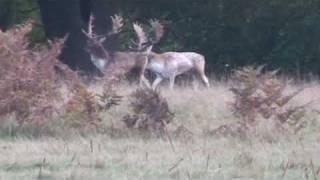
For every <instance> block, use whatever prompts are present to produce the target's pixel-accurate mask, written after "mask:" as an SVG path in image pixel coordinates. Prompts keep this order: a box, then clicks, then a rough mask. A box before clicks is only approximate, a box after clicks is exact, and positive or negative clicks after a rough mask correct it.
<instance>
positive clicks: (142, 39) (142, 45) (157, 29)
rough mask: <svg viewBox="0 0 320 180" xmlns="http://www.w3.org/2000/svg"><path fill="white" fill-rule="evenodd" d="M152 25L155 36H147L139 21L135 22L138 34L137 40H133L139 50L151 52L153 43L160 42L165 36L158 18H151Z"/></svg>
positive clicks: (135, 29) (134, 25) (134, 27)
mask: <svg viewBox="0 0 320 180" xmlns="http://www.w3.org/2000/svg"><path fill="white" fill-rule="evenodd" d="M150 25H151V28H152V31H153V33H154V35H153V36H150V35H149V36H147V35H146V33H145V31H144V30H143V28H142V26H141V25H140V24H138V23H133V29H134V31H135V33H136V36H137V39H138V40H137V41H133V44H134V46H135V48H132V49H136V50H138V51H142V52H145V53H150V52H151V50H152V48H153V45H154V44H156V43H158V42H159V41H160V39H161V37H162V36H163V33H164V28H163V25H162V24H161V23H160V22H159V21H158V20H150Z"/></svg>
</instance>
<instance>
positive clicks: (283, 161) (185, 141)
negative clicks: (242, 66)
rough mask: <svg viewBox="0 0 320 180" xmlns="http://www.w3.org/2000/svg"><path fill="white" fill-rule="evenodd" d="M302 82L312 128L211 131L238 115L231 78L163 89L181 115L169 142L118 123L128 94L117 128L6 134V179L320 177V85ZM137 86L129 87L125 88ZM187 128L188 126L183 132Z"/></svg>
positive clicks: (1, 157) (1, 159) (110, 117)
mask: <svg viewBox="0 0 320 180" xmlns="http://www.w3.org/2000/svg"><path fill="white" fill-rule="evenodd" d="M299 86H305V88H306V89H305V90H304V91H303V92H302V93H301V94H299V96H297V97H296V98H295V99H294V103H297V104H303V103H305V102H309V101H313V100H315V101H314V103H312V104H311V105H310V106H309V107H308V108H309V111H308V114H307V115H306V117H305V118H306V119H307V120H308V124H307V126H306V127H305V128H304V129H303V130H301V131H300V132H299V133H298V134H283V133H281V132H276V131H274V129H269V128H268V127H269V126H268V122H267V123H262V124H261V125H260V127H258V128H259V131H258V132H259V133H257V134H252V135H251V136H250V138H248V139H240V138H238V137H218V136H214V135H212V134H211V133H210V131H212V130H213V129H215V128H217V127H219V126H220V125H223V124H228V123H231V122H235V121H237V118H236V117H234V116H233V115H232V113H231V111H230V108H228V102H230V101H232V94H231V92H230V91H228V88H229V87H230V86H229V85H228V84H226V83H218V82H216V83H213V84H212V87H211V88H210V89H202V88H198V89H197V88H196V89H194V88H190V87H186V88H182V87H177V88H176V89H175V90H173V91H169V90H168V89H165V88H164V89H162V94H163V96H164V97H166V98H167V100H168V102H169V105H170V107H171V109H172V111H173V112H174V113H175V118H174V123H172V124H171V125H170V126H169V127H168V131H169V133H170V134H171V141H170V138H168V137H163V138H156V137H146V136H144V135H142V134H139V133H137V132H134V131H129V130H126V129H125V127H124V124H123V123H122V122H121V121H120V120H121V117H122V116H123V114H125V113H126V112H127V111H128V105H127V100H126V99H124V102H122V103H121V105H120V106H117V107H114V108H113V109H111V111H109V112H108V113H106V114H105V115H104V118H103V119H104V123H105V125H106V126H111V125H112V127H113V129H114V131H115V132H113V133H105V134H104V133H99V134H94V133H90V134H86V135H80V134H78V133H71V132H64V133H61V134H55V135H44V136H39V137H28V136H24V135H23V133H21V134H19V133H17V135H15V136H14V137H10V136H9V137H8V136H3V137H1V138H0V179H3V180H9V179H19V180H20V179H83V180H86V179H128V180H132V179H182V180H185V179H219V180H220V179H226V180H229V179H237V180H240V179H243V180H249V179H266V180H271V179H287V180H301V179H320V156H319V153H320V134H319V127H320V126H319V115H318V110H320V103H319V101H318V99H320V85H318V84H316V83H308V84H304V85H299ZM93 88H94V89H98V88H97V87H93ZM296 88H298V87H297V86H293V87H291V89H296ZM133 90H134V88H132V87H129V86H128V85H125V86H124V87H123V88H121V92H119V94H121V95H127V94H129V93H130V92H131V91H133ZM181 126H183V127H184V131H183V132H180V133H178V130H177V129H179V128H178V127H181ZM117 129H122V131H125V132H126V133H125V135H122V134H121V133H122V132H116V131H117ZM2 131H4V128H2ZM66 131H68V130H66ZM1 134H4V133H1Z"/></svg>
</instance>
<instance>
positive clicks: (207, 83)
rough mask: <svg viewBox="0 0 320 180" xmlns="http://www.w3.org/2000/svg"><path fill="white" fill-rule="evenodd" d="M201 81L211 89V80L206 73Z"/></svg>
mask: <svg viewBox="0 0 320 180" xmlns="http://www.w3.org/2000/svg"><path fill="white" fill-rule="evenodd" d="M201 79H202V81H203V82H204V84H205V85H206V87H210V84H209V80H208V78H207V76H206V75H205V74H204V73H201Z"/></svg>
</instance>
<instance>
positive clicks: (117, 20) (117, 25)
mask: <svg viewBox="0 0 320 180" xmlns="http://www.w3.org/2000/svg"><path fill="white" fill-rule="evenodd" d="M111 20H112V31H111V32H109V33H108V35H112V34H117V33H119V32H120V31H121V29H122V26H123V18H122V16H120V15H114V16H111Z"/></svg>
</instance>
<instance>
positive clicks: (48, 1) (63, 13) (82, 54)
mask: <svg viewBox="0 0 320 180" xmlns="http://www.w3.org/2000/svg"><path fill="white" fill-rule="evenodd" d="M38 4H39V6H40V12H41V17H42V22H43V24H44V28H45V33H46V36H47V37H48V38H49V39H55V38H62V37H64V36H65V35H68V39H67V41H66V43H65V47H64V49H63V51H62V53H61V56H60V59H61V60H62V61H63V62H64V63H66V64H68V65H69V66H70V67H71V68H72V69H77V70H82V71H85V72H96V71H97V69H96V68H95V67H94V65H93V64H92V63H91V61H90V57H89V54H88V53H87V52H86V51H85V45H86V37H85V35H84V34H83V33H82V32H81V31H82V29H83V28H84V27H85V25H86V24H87V21H88V15H89V14H90V11H91V9H90V8H91V7H90V0H65V1H61V0H59V1H58V0H38Z"/></svg>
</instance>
